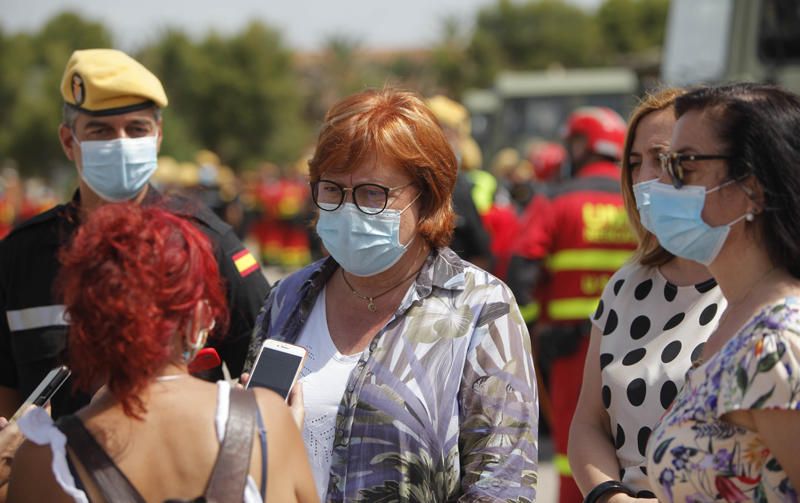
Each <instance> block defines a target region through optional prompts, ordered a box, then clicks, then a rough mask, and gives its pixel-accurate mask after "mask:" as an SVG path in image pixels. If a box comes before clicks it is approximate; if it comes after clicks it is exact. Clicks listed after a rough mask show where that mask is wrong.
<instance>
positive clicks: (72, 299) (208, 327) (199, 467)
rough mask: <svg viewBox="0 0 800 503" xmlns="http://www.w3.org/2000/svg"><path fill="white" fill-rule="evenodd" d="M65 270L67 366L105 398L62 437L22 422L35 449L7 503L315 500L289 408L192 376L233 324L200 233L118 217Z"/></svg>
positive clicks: (69, 420)
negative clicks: (194, 364)
mask: <svg viewBox="0 0 800 503" xmlns="http://www.w3.org/2000/svg"><path fill="white" fill-rule="evenodd" d="M60 260H61V263H62V268H61V272H60V277H59V283H58V284H59V285H60V288H61V291H62V292H63V298H64V301H65V306H66V313H67V316H68V317H69V320H70V333H69V350H68V363H69V366H70V368H71V369H72V371H73V379H74V380H75V385H76V386H77V387H78V388H80V389H82V390H84V391H90V392H94V391H95V390H97V391H96V393H95V394H94V397H93V399H92V401H91V403H90V404H89V405H87V406H86V407H84V408H83V409H81V410H79V411H78V412H77V413H76V414H75V415H73V416H66V417H64V418H61V419H59V422H58V423H57V424H55V425H54V424H53V422H52V420H51V419H50V417H49V416H48V415H47V413H46V412H45V411H44V410H43V409H36V410H33V411H31V412H29V413H28V414H27V415H26V416H24V417H23V418H22V419H21V420H20V428H21V429H22V431H23V433H24V434H25V435H26V437H27V438H28V441H26V442H25V444H23V445H22V447H21V448H20V449H19V451H18V453H17V454H16V457H15V459H14V464H13V468H12V475H11V482H10V487H9V501H11V502H15V501H18V502H23V501H47V502H67V501H77V502H87V501H93V502H103V501H105V502H109V503H110V502H112V501H114V502H117V501H134V502H135V501H165V500H166V501H180V500H185V501H189V500H192V501H194V498H196V497H198V496H199V495H205V496H206V497H208V498H209V499H212V500H213V501H232V502H233V501H237V502H238V501H244V502H247V503H256V502H261V501H266V502H270V501H273V502H287V501H288V502H293V501H298V502H314V501H318V499H317V496H316V494H315V492H314V486H313V480H312V475H311V471H310V468H309V465H308V461H307V460H306V457H305V452H304V449H303V445H302V440H301V437H300V434H299V432H298V430H297V427H296V426H295V425H294V423H293V420H292V418H291V415H290V413H289V411H288V409H287V407H286V405H285V404H284V403H283V401H282V400H281V399H280V397H278V396H277V395H275V394H273V393H272V392H269V391H265V390H262V389H256V390H254V391H244V390H233V391H232V390H231V387H230V386H229V385H228V383H227V382H224V381H221V382H219V383H217V384H213V383H208V382H205V381H202V380H200V379H196V378H193V377H191V376H190V375H189V373H188V371H187V364H188V362H190V361H191V360H192V358H193V357H194V356H195V354H196V353H197V351H198V350H199V349H200V348H202V346H203V344H204V343H205V341H206V338H207V337H208V335H209V333H211V332H212V331H214V329H215V328H216V330H217V331H219V332H220V333H224V330H222V329H223V328H224V325H225V324H226V320H227V308H226V306H225V296H224V290H223V287H222V284H221V279H220V275H219V272H218V270H217V264H216V261H215V258H214V255H213V252H212V249H211V244H210V243H209V242H208V240H207V239H206V238H205V237H204V235H203V234H202V233H201V232H200V231H198V230H197V229H196V228H195V227H194V226H193V225H192V224H191V223H190V222H188V221H186V220H184V219H182V218H180V217H178V216H175V215H173V214H171V213H168V212H167V211H165V210H162V209H159V208H156V207H147V208H145V207H141V206H138V205H131V204H109V205H106V206H104V207H102V208H100V209H98V210H97V211H96V212H95V213H93V214H92V216H91V217H90V218H89V219H88V221H87V222H86V223H85V224H83V225H82V226H81V228H80V229H79V231H78V232H77V234H76V236H75V238H74V240H73V241H72V242H71V243H70V244H69V245H68V246H67V247H66V248H65V249H64V250H63V251H62V252H61V256H60ZM101 384H104V385H102V386H100V385H101ZM98 387H99V390H98ZM276 460H278V461H277V462H276ZM217 462H218V463H217Z"/></svg>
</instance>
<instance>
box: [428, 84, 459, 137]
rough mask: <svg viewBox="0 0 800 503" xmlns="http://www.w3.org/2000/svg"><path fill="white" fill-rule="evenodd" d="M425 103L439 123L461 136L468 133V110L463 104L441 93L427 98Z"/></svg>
mask: <svg viewBox="0 0 800 503" xmlns="http://www.w3.org/2000/svg"><path fill="white" fill-rule="evenodd" d="M427 105H428V108H430V109H431V112H433V115H435V116H436V119H437V120H438V121H439V124H441V125H442V126H444V127H448V128H450V129H453V130H455V131H457V132H458V134H460V135H462V136H467V135H469V133H470V123H469V112H468V111H467V109H466V107H464V105H462V104H460V103H458V102H456V101H453V100H451V99H450V98H448V97H447V96H442V95H441V94H438V95H436V96H433V97H432V98H428V101H427Z"/></svg>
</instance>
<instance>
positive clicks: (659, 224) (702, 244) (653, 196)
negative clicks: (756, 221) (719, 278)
mask: <svg viewBox="0 0 800 503" xmlns="http://www.w3.org/2000/svg"><path fill="white" fill-rule="evenodd" d="M734 182H735V180H730V181H728V182H725V183H723V184H722V185H718V186H717V187H714V188H713V189H710V190H706V188H705V187H702V186H698V185H684V186H683V187H681V188H680V189H676V188H675V187H673V186H672V185H670V184H666V183H654V184H653V185H651V186H650V205H649V206H643V208H649V213H650V216H649V218H650V224H651V225H652V227H653V228H652V232H653V234H655V235H656V238H658V242H659V244H660V245H661V246H663V247H664V249H666V250H667V251H669V252H670V253H672V254H673V255H675V256H677V257H682V258H686V259H689V260H694V261H695V262H699V263H701V264H703V265H706V266H707V265H709V264H710V263H711V262H713V261H714V259H715V258H717V255H718V254H719V252H720V250H721V249H722V246H723V245H724V244H725V240H726V239H727V238H728V233H729V232H730V230H731V226H733V225H734V224H736V223H737V222H739V221H741V220H743V219H745V218H747V217H748V216H749V215H751V214H750V213H745V214H744V215H742V216H741V217H739V218H736V219H735V220H733V221H732V222H730V223H728V224H724V225H720V226H717V227H711V226H710V225H708V224H707V223H706V222H705V221H704V220H703V217H702V215H701V213H702V211H703V206H704V205H705V200H706V194H710V193H712V192H716V191H718V190H719V189H721V188H723V187H726V186H728V185H730V184H732V183H734ZM644 212H645V213H647V212H648V210H647V209H645V211H644Z"/></svg>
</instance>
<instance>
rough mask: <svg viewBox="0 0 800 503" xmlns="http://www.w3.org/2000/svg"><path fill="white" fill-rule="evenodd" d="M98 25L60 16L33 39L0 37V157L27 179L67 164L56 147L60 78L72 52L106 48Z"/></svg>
mask: <svg viewBox="0 0 800 503" xmlns="http://www.w3.org/2000/svg"><path fill="white" fill-rule="evenodd" d="M110 46H111V35H110V33H109V32H108V31H107V30H106V28H105V27H103V25H102V24H100V23H95V22H91V21H87V20H85V19H82V18H81V17H79V16H77V15H75V14H70V13H64V14H60V15H58V16H56V17H54V18H53V19H51V20H50V21H49V22H48V23H47V24H46V25H45V26H44V27H43V28H42V29H41V31H39V33H37V34H35V35H28V34H17V35H13V36H5V37H0V122H1V123H2V124H3V126H2V129H0V152H2V154H3V155H2V157H6V158H10V159H14V160H15V161H16V162H17V164H18V165H19V166H20V167H21V168H22V169H23V170H24V172H25V173H28V174H49V173H50V172H51V171H52V170H53V169H55V168H57V167H59V166H64V165H65V164H66V163H67V161H66V159H65V158H64V154H63V152H62V151H61V146H60V144H59V142H58V135H57V134H56V127H57V125H58V124H59V123H60V122H61V106H62V103H63V100H62V99H61V94H60V91H59V88H60V84H61V74H62V73H63V71H64V65H66V63H67V59H69V56H70V54H72V51H74V50H76V49H88V48H91V47H110Z"/></svg>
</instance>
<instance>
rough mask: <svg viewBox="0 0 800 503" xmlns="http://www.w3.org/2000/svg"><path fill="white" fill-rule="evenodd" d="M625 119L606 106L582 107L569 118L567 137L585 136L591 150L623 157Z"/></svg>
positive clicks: (596, 152)
mask: <svg viewBox="0 0 800 503" xmlns="http://www.w3.org/2000/svg"><path fill="white" fill-rule="evenodd" d="M625 128H626V126H625V121H624V120H623V119H622V117H620V115H619V114H618V113H617V112H615V111H613V110H611V109H610V108H606V107H582V108H578V109H576V110H575V111H574V112H572V114H570V116H569V118H568V119H567V126H566V132H565V134H564V137H565V138H571V137H573V136H583V137H585V138H586V143H587V148H588V149H589V151H590V152H592V153H595V154H599V155H604V156H606V157H610V158H612V159H614V160H617V161H618V160H620V159H622V150H623V148H624V144H625Z"/></svg>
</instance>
